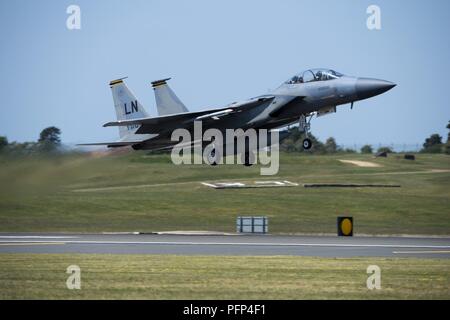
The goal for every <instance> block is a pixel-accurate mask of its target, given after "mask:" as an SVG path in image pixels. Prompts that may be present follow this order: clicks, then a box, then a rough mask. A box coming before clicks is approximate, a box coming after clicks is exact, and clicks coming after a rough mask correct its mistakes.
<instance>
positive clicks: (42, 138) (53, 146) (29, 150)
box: [0, 126, 62, 155]
mask: <svg viewBox="0 0 450 320" xmlns="http://www.w3.org/2000/svg"><path fill="white" fill-rule="evenodd" d="M61 151H62V150H61V130H60V129H59V128H57V127H53V126H52V127H47V128H45V129H44V130H42V131H41V133H40V134H39V138H38V140H37V141H32V142H22V143H19V142H11V143H10V142H8V138H7V137H5V136H0V152H1V153H8V154H13V155H29V154H43V153H44V154H52V153H59V152H61Z"/></svg>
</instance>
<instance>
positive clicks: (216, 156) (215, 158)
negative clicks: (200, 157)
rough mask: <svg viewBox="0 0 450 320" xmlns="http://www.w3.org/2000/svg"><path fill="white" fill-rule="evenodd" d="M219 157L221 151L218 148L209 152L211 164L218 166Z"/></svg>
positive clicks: (209, 162)
mask: <svg viewBox="0 0 450 320" xmlns="http://www.w3.org/2000/svg"><path fill="white" fill-rule="evenodd" d="M218 159H219V152H218V151H217V150H216V148H213V149H212V150H211V152H210V153H209V154H208V164H209V165H210V166H217V163H218V162H219V161H218Z"/></svg>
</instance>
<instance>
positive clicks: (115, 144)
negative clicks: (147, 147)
mask: <svg viewBox="0 0 450 320" xmlns="http://www.w3.org/2000/svg"><path fill="white" fill-rule="evenodd" d="M142 142H143V141H142V140H137V141H114V142H94V143H78V144H77V146H108V147H126V146H132V145H133V144H137V143H142Z"/></svg>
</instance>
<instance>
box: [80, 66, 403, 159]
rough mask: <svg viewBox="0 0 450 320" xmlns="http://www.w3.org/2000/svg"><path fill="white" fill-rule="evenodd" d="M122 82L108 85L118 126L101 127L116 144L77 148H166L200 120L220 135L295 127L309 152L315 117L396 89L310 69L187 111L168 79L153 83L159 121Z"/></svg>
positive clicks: (106, 125) (326, 71) (384, 83)
mask: <svg viewBox="0 0 450 320" xmlns="http://www.w3.org/2000/svg"><path fill="white" fill-rule="evenodd" d="M124 79H125V78H122V79H117V80H113V81H111V82H110V84H109V85H110V87H111V91H112V95H113V100H114V107H115V110H116V114H117V121H114V122H108V123H106V124H104V125H103V126H104V127H111V126H116V127H118V128H119V135H120V139H119V140H117V141H113V142H102V143H87V144H81V145H90V146H92V145H96V146H98V145H105V146H108V147H124V146H131V147H132V148H133V149H135V150H141V149H143V150H158V149H171V148H173V146H174V145H176V144H177V143H178V142H177V141H172V140H171V134H172V132H173V130H175V129H178V128H184V129H187V130H189V131H191V132H192V131H193V127H194V122H195V121H202V127H203V129H204V130H207V129H208V128H215V129H219V130H221V131H223V132H224V131H225V130H226V129H237V128H241V129H243V130H247V129H249V128H253V129H268V130H273V129H277V128H281V127H285V126H287V125H290V124H293V123H296V122H299V129H300V130H301V131H302V132H304V133H305V137H306V138H305V139H304V140H303V148H304V149H310V148H311V140H310V139H309V138H308V132H309V129H310V121H311V119H312V117H313V116H314V115H316V116H323V115H327V114H330V113H334V112H336V106H338V105H342V104H348V103H350V104H351V107H353V103H354V102H355V101H358V100H363V99H367V98H370V97H373V96H376V95H379V94H381V93H384V92H386V91H388V90H390V89H391V88H393V87H394V86H395V84H394V83H392V82H389V81H385V80H378V79H371V78H358V77H351V76H345V75H343V74H341V73H339V72H336V71H334V70H330V69H311V70H306V71H304V72H301V73H299V74H297V75H295V76H293V77H292V78H290V79H289V80H287V81H286V82H284V83H283V84H281V85H280V86H279V87H278V88H276V89H275V90H272V91H271V92H270V93H269V94H263V95H260V96H257V97H255V98H252V99H249V100H245V101H239V102H233V103H231V104H229V105H226V106H224V107H221V108H215V109H209V110H204V111H193V112H190V111H189V110H188V109H187V108H186V106H185V105H184V104H183V103H182V102H181V101H180V99H179V98H178V97H177V96H176V95H175V93H174V92H173V91H172V90H171V89H170V87H169V85H168V84H167V81H168V80H170V78H167V79H162V80H158V81H154V82H152V86H153V89H154V91H155V98H156V107H157V110H158V116H157V117H150V116H149V114H148V113H147V111H146V110H145V109H144V107H143V106H142V104H141V103H140V102H139V100H138V99H137V98H136V97H135V96H134V95H133V93H132V92H131V91H130V90H129V89H128V87H127V86H126V84H125V82H124ZM213 152H214V150H213Z"/></svg>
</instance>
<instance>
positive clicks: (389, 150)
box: [377, 147, 393, 153]
mask: <svg viewBox="0 0 450 320" xmlns="http://www.w3.org/2000/svg"><path fill="white" fill-rule="evenodd" d="M380 152H386V153H393V151H392V149H391V148H390V147H379V148H378V150H377V153H380Z"/></svg>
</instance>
